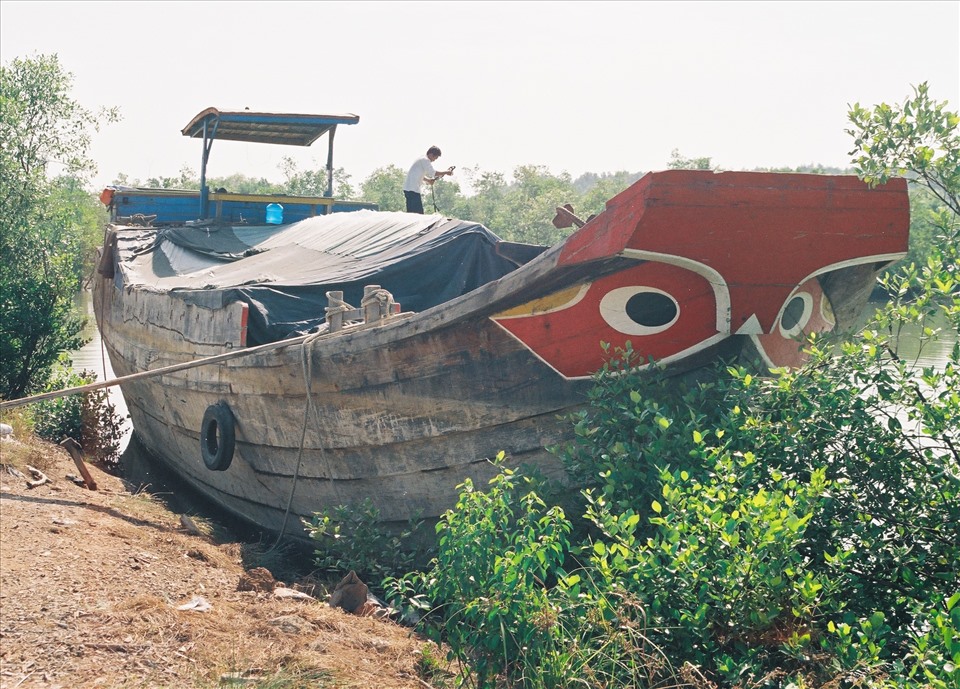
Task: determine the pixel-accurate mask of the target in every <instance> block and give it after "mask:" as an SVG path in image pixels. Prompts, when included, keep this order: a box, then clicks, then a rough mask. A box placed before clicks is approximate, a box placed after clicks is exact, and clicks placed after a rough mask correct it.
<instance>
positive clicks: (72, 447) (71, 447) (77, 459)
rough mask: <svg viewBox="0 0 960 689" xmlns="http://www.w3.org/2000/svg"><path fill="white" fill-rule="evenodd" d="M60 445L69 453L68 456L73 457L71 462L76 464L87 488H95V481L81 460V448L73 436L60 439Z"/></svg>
mask: <svg viewBox="0 0 960 689" xmlns="http://www.w3.org/2000/svg"><path fill="white" fill-rule="evenodd" d="M60 447H62V448H64V449H66V451H67V452H69V453H70V456H71V457H73V463H74V464H76V465H77V469H78V470H79V471H80V475H81V476H82V477H83V482H84V483H86V484H87V488H88V489H89V490H96V489H97V482H96V481H94V480H93V477H92V476H91V475H90V472H89V471H88V470H87V465H86V464H85V463H84V461H83V450H82V449H81V448H80V443H78V442H77V441H76V440H74V439H73V438H64V439H63V440H62V441H60Z"/></svg>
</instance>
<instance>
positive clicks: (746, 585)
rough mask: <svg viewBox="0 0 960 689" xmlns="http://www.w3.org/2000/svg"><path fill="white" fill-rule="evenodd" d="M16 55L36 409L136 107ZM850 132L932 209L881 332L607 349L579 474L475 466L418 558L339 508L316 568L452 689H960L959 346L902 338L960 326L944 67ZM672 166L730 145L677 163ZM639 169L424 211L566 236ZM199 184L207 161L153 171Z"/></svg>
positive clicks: (374, 183) (2, 330)
mask: <svg viewBox="0 0 960 689" xmlns="http://www.w3.org/2000/svg"><path fill="white" fill-rule="evenodd" d="M3 70H4V71H3V75H2V99H3V100H2V104H3V108H2V112H3V114H2V127H3V130H2V136H3V141H4V142H5V145H4V146H3V147H0V166H2V169H0V171H2V175H0V179H2V182H0V185H2V186H0V295H2V296H0V302H2V303H0V305H2V308H3V309H4V311H3V314H4V316H3V318H2V319H0V347H2V350H0V397H2V398H5V399H12V398H15V397H19V396H22V395H24V394H30V393H33V392H38V391H42V390H44V389H48V388H49V386H50V385H58V384H63V383H62V382H60V383H58V382H57V378H56V376H55V375H54V370H55V365H56V363H57V360H58V357H59V356H60V354H61V353H62V352H63V351H68V350H71V349H75V348H77V347H78V346H79V344H80V341H79V333H80V326H81V323H80V321H79V319H78V318H77V317H76V316H75V315H74V314H73V313H72V311H71V310H70V304H71V303H72V298H73V295H74V294H75V292H76V291H77V290H78V289H79V288H80V286H81V284H82V281H83V278H84V276H85V275H88V274H89V271H90V270H91V269H92V264H91V263H90V256H91V255H92V249H93V247H95V246H96V245H97V244H99V243H100V240H101V232H102V225H103V222H104V220H105V218H104V216H103V215H102V210H101V209H100V207H99V206H98V205H97V202H96V199H95V197H94V196H93V195H92V194H91V193H89V192H87V191H84V190H83V179H84V174H85V173H86V172H88V171H89V170H90V165H91V162H90V161H89V160H88V159H87V158H86V147H87V143H88V141H89V138H88V134H89V132H90V131H91V130H95V129H96V127H98V126H99V125H100V124H101V123H103V122H109V121H110V120H111V119H112V118H113V117H115V116H116V114H115V113H114V112H111V111H104V112H102V113H100V114H98V115H94V114H92V113H90V112H88V111H86V110H84V109H82V108H80V107H79V106H78V105H77V104H76V103H74V102H73V101H72V100H71V99H70V98H69V84H70V80H69V75H67V74H65V73H64V72H63V71H62V69H61V68H60V66H59V64H58V63H57V61H56V59H55V58H40V59H37V60H24V61H20V60H15V61H14V62H13V63H12V64H11V65H10V66H7V67H4V68H3ZM849 121H850V128H849V133H850V135H851V137H852V139H853V141H854V144H853V148H854V151H853V152H852V153H851V155H852V161H851V169H852V171H853V172H855V173H856V174H858V175H860V176H861V177H862V178H863V179H865V180H866V181H867V182H868V183H870V184H882V183H884V182H885V181H886V180H887V179H889V178H891V177H894V176H905V177H907V178H908V179H910V180H911V206H912V210H911V212H912V215H913V217H912V232H911V235H912V237H911V254H910V256H908V258H907V260H905V261H904V262H903V263H901V265H900V266H898V268H897V270H895V271H892V272H889V273H888V274H886V276H885V277H884V278H883V287H884V288H885V289H886V291H887V292H888V294H889V301H888V303H886V305H885V306H884V307H883V308H882V309H881V310H879V311H878V312H877V313H876V314H874V315H873V316H872V317H871V318H870V319H869V321H868V322H867V324H866V325H865V326H864V328H863V329H862V330H861V331H860V332H858V333H855V334H854V335H853V336H849V335H848V336H847V337H846V338H845V339H839V338H834V337H818V338H814V339H811V340H810V341H809V342H808V343H807V346H808V349H809V352H810V356H811V360H810V363H808V364H807V365H805V366H804V367H802V368H800V369H797V370H791V371H787V370H783V371H777V372H774V375H773V376H762V377H761V376H758V375H756V372H753V371H749V370H747V369H744V368H742V367H740V366H738V365H737V364H736V363H735V362H726V363H724V364H723V365H720V366H718V367H717V368H716V369H715V370H714V371H713V372H712V375H711V376H709V377H706V378H703V379H698V380H684V381H678V380H675V379H668V378H664V377H661V376H660V375H658V373H657V370H656V367H655V366H654V367H650V366H649V365H647V364H646V363H645V362H643V360H642V352H634V351H632V350H631V349H629V348H628V349H626V350H624V351H610V352H609V355H610V356H609V361H608V363H607V365H606V366H605V367H604V368H603V369H602V370H601V371H600V372H599V373H598V374H597V375H596V377H595V386H594V389H593V392H592V393H591V396H590V400H589V404H588V406H587V407H586V408H585V409H584V410H583V411H582V412H581V413H580V414H578V415H577V416H576V417H574V418H571V419H570V423H571V424H572V425H573V426H574V428H575V429H576V441H575V442H573V443H571V444H569V445H566V446H562V447H557V448H554V452H555V453H556V455H557V456H558V458H559V459H560V460H561V461H562V462H563V463H564V465H565V466H566V468H567V469H568V473H569V475H570V477H571V480H572V482H573V485H574V486H576V488H577V490H570V488H569V487H567V488H565V489H560V488H559V487H557V486H555V485H551V484H549V483H546V482H543V481H540V480H538V479H537V477H535V476H527V475H525V474H524V473H523V471H522V470H510V469H507V468H506V466H505V465H502V466H501V471H500V474H499V476H497V478H495V479H494V480H493V481H492V482H491V483H490V484H489V485H485V486H476V485H472V484H471V483H470V482H465V483H464V484H463V485H462V486H461V493H460V499H459V501H458V503H457V505H456V506H455V507H454V508H453V509H451V510H450V511H449V512H448V513H447V514H446V515H445V516H444V517H443V519H442V520H441V522H440V524H439V525H438V527H437V530H436V537H435V548H434V549H433V551H432V553H431V554H430V557H429V561H428V562H427V563H426V565H425V566H422V567H419V568H416V567H414V565H413V563H412V561H411V560H410V559H409V558H407V557H406V556H403V555H400V554H399V553H400V548H399V545H400V544H399V543H398V542H397V541H396V540H395V539H396V536H395V535H392V536H389V537H388V536H384V535H383V534H380V533H379V532H377V531H376V529H375V528H374V525H375V523H376V521H377V515H376V514H371V513H370V511H369V510H366V511H365V510H364V508H363V506H353V509H347V508H339V509H335V510H331V511H329V512H327V513H324V514H318V515H317V517H316V519H315V520H314V521H313V522H312V524H311V525H310V528H311V529H312V531H313V533H314V535H315V537H316V538H317V544H318V547H317V564H318V566H320V567H321V568H323V569H325V570H328V571H330V572H331V573H333V572H336V571H338V570H339V571H340V572H341V573H343V572H346V571H348V570H350V569H355V570H357V571H358V572H360V573H362V574H363V575H364V576H367V577H373V580H372V581H371V583H372V585H373V587H374V588H375V589H377V590H378V592H381V593H383V595H385V596H387V597H389V599H390V601H391V604H392V605H393V606H394V607H396V608H397V609H400V610H402V611H404V612H405V613H406V616H407V619H418V620H419V622H418V629H419V630H421V631H422V632H423V633H425V634H428V635H430V636H432V637H433V638H434V639H436V640H438V641H441V642H443V643H444V644H445V646H444V647H445V648H449V649H450V654H451V657H452V658H453V659H456V660H457V661H459V665H460V666H461V667H463V668H465V670H464V672H463V674H462V675H461V676H460V677H459V678H457V679H456V680H450V681H451V685H452V684H453V683H457V684H459V685H462V686H469V687H476V688H477V689H481V688H482V689H494V688H496V687H518V688H523V689H547V688H554V687H579V686H583V687H637V688H647V687H649V688H652V687H668V686H691V687H705V688H706V687H723V688H730V689H733V688H738V689H739V688H742V689H747V688H748V687H749V688H753V687H795V688H796V689H807V688H810V689H812V688H814V687H817V688H822V689H827V688H828V687H830V688H832V687H838V688H839V687H854V686H859V687H868V688H870V689H901V688H906V687H931V688H933V689H956V687H958V686H960V584H958V581H960V565H958V563H960V432H958V430H957V429H958V428H960V345H958V346H954V348H953V350H952V352H951V353H950V354H949V355H948V358H947V361H946V363H945V365H944V366H941V367H931V368H925V369H920V370H918V369H917V368H916V367H915V366H913V365H912V362H911V361H905V360H904V359H902V358H901V357H900V356H899V355H898V352H897V349H896V345H895V342H896V336H897V334H898V331H899V329H901V328H903V327H904V326H906V325H908V324H910V325H915V326H918V327H919V328H920V330H921V332H922V333H923V334H922V338H924V339H925V340H931V339H933V338H936V337H937V336H938V332H937V330H936V327H935V326H933V325H931V324H932V323H934V322H943V321H944V319H945V322H946V323H948V326H947V327H950V328H952V329H953V331H954V333H956V332H960V255H958V250H960V249H958V246H960V225H958V218H960V202H958V199H960V137H958V133H957V129H958V122H960V120H958V117H957V114H956V113H955V112H952V111H950V110H948V109H947V107H946V104H945V103H938V102H936V101H934V100H932V99H931V98H930V96H929V93H928V89H927V86H926V84H922V85H920V86H919V87H917V89H916V90H915V93H914V94H913V97H911V98H909V99H907V100H906V101H904V102H903V103H901V104H896V105H887V104H881V105H877V106H873V107H861V106H860V105H854V106H852V107H851V108H850V113H849ZM18 141H19V142H21V146H20V148H17V147H16V146H12V145H11V146H8V145H6V143H7V142H18ZM54 160H57V161H61V162H63V163H64V168H63V170H62V174H60V173H58V174H56V175H54V174H53V171H52V161H54ZM670 166H672V167H691V166H693V167H701V168H703V167H706V168H710V167H712V162H711V160H710V159H709V158H697V159H687V158H684V157H682V156H681V155H680V154H679V153H676V154H675V156H674V159H673V160H672V161H671V162H670ZM284 174H285V175H286V177H287V180H286V184H285V185H284V186H283V187H282V188H277V189H273V188H271V187H270V186H269V184H268V183H266V182H265V181H262V180H260V181H257V182H256V184H254V186H246V185H247V184H248V182H249V180H245V179H242V178H239V177H238V178H228V179H223V180H211V181H210V183H211V186H223V187H225V188H228V189H230V190H231V191H238V192H254V191H256V192H261V193H262V192H270V191H284V192H286V193H315V192H316V190H317V189H316V188H315V187H316V185H317V184H319V183H320V182H321V180H320V179H319V177H316V175H317V173H316V172H310V171H307V172H303V171H298V170H296V168H295V166H294V165H293V164H292V162H288V163H287V165H286V169H285V170H284ZM337 176H338V179H339V183H340V184H339V192H340V195H342V196H347V197H352V198H359V199H362V200H368V201H371V200H372V201H375V202H377V203H379V204H380V205H381V208H383V209H386V210H396V209H398V208H400V207H401V203H402V196H400V197H399V198H398V197H397V195H398V194H399V190H400V188H401V181H402V171H401V170H400V169H399V168H396V167H394V166H388V167H386V168H382V169H381V170H378V171H377V172H375V173H374V174H373V175H372V176H371V177H370V178H368V179H367V180H365V181H364V182H363V183H362V184H360V185H359V186H358V187H357V188H353V187H352V186H351V185H350V179H349V177H348V176H347V175H346V173H345V172H344V171H342V170H340V171H338V173H337ZM638 176H639V174H638V173H627V172H618V173H615V174H611V175H587V176H584V177H583V178H580V179H577V180H573V179H571V178H570V177H569V176H567V175H563V174H561V175H551V174H549V173H548V172H547V171H546V170H544V169H542V168H540V167H537V166H523V167H520V168H517V170H515V171H514V175H513V179H512V180H511V181H507V179H506V177H505V176H504V175H503V174H501V173H484V172H481V171H471V176H470V181H471V186H472V193H471V195H469V196H466V195H464V194H462V193H461V191H460V188H459V186H458V185H457V183H454V182H448V181H444V182H443V183H442V184H440V185H437V188H436V189H435V192H436V197H435V198H433V197H431V198H430V199H427V201H428V204H429V203H430V202H433V201H435V203H436V206H437V208H439V209H440V210H441V211H442V212H444V213H446V214H450V215H459V216H462V217H470V218H471V219H475V220H478V221H480V222H483V223H484V224H487V225H488V226H489V227H490V228H491V229H493V230H494V231H495V232H497V233H498V234H501V235H502V236H504V237H505V238H507V239H512V240H515V241H526V242H535V243H552V242H554V241H556V240H557V239H559V238H561V237H560V236H559V235H558V233H559V232H561V231H560V230H557V229H556V228H554V227H553V225H552V224H551V223H550V219H551V218H552V217H553V215H554V209H555V208H556V206H559V205H563V204H565V203H572V204H573V205H574V206H575V208H576V209H577V213H578V214H579V215H581V216H582V217H587V216H588V215H590V214H591V213H594V212H597V211H598V210H599V209H600V208H601V204H602V202H603V200H604V199H606V198H608V197H609V196H611V195H612V194H614V193H616V192H618V191H619V190H620V189H622V188H624V187H625V186H626V185H627V184H629V183H630V182H632V181H633V180H634V179H636V177H638ZM117 181H118V183H123V184H139V183H140V182H139V181H130V180H126V179H121V180H117ZM194 183H195V180H194V178H193V176H192V173H190V172H189V171H188V170H185V171H182V173H181V175H180V177H179V178H177V179H175V180H174V179H171V180H147V181H145V182H144V184H148V185H152V186H180V187H186V188H190V187H191V186H193V185H194ZM61 381H62V378H61ZM54 409H55V410H56V409H58V407H56V406H54ZM31 413H39V412H31ZM48 414H56V415H59V416H60V417H62V418H63V419H64V422H63V423H64V424H66V423H67V422H68V420H69V422H70V423H73V422H74V421H75V419H76V418H77V417H76V415H75V414H72V413H67V412H65V411H63V410H60V411H54V412H48ZM31 423H33V424H34V426H35V427H37V428H43V427H44V423H45V422H42V421H39V420H36V419H33V420H32V421H31ZM101 423H109V420H103V419H102V420H101ZM61 430H63V429H62V427H59V426H58V430H57V431H51V433H52V434H53V435H54V436H55V435H56V433H58V432H60V431H61ZM105 445H107V446H108V445H109V439H107V441H106V442H105ZM414 527H415V525H412V527H411V528H414ZM419 535H420V536H422V534H419ZM385 549H386V550H388V551H389V552H390V553H398V555H397V556H396V557H393V558H392V559H390V558H385V557H383V556H380V557H378V556H377V553H378V552H380V553H382V552H383V550H385ZM378 584H379V586H378Z"/></svg>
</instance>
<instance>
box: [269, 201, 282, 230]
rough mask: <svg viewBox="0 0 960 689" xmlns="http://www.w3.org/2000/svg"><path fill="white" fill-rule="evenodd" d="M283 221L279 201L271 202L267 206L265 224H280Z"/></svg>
mask: <svg viewBox="0 0 960 689" xmlns="http://www.w3.org/2000/svg"><path fill="white" fill-rule="evenodd" d="M282 223H283V206H281V205H280V204H279V203H271V204H270V205H268V206H267V224H268V225H280V224H282Z"/></svg>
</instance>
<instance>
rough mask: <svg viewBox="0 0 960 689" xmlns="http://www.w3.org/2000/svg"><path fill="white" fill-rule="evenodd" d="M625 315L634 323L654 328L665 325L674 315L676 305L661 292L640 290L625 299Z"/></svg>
mask: <svg viewBox="0 0 960 689" xmlns="http://www.w3.org/2000/svg"><path fill="white" fill-rule="evenodd" d="M627 315H628V316H629V317H630V320H632V321H633V322H634V323H639V324H640V325H643V326H646V327H648V328H656V327H659V326H661V325H666V324H667V323H669V322H670V321H672V320H673V319H674V318H675V317H676V315H677V305H676V304H674V303H673V300H672V299H670V297H667V296H665V295H663V294H658V293H656V292H640V293H639V294H634V295H633V296H632V297H630V299H629V300H628V301H627Z"/></svg>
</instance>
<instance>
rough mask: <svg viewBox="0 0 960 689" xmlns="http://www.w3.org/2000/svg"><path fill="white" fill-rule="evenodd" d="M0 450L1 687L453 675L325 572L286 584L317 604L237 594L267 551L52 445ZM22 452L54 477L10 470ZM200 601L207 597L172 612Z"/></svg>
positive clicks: (286, 683) (20, 462)
mask: <svg viewBox="0 0 960 689" xmlns="http://www.w3.org/2000/svg"><path fill="white" fill-rule="evenodd" d="M6 423H9V421H6ZM11 425H12V424H11ZM15 433H16V432H15ZM0 462H2V465H3V469H2V470H0V512H2V519H0V689H14V688H17V689H29V688H44V689H55V688H59V689H86V688H87V687H90V688H93V687H97V688H100V689H127V688H133V687H150V688H156V689H165V688H169V689H194V688H196V689H206V688H209V689H216V688H220V687H241V686H242V687H247V688H251V687H253V688H256V689H299V688H301V687H303V688H306V687H338V688H344V689H346V688H357V689H364V688H367V687H376V688H377V689H393V688H396V689H414V688H415V689H425V688H426V687H431V686H440V685H439V684H436V681H437V680H436V679H435V678H436V677H442V676H445V675H444V673H443V672H442V671H441V672H437V671H436V666H435V665H431V670H432V671H433V675H432V677H433V678H434V679H431V678H430V677H427V676H426V675H425V670H424V662H423V659H424V657H425V656H428V657H430V658H432V659H436V658H443V657H444V655H445V654H444V653H443V652H441V651H440V650H439V649H436V647H433V646H432V644H429V643H428V642H426V641H425V640H423V639H421V638H418V637H417V636H416V635H414V634H413V633H412V632H411V630H409V629H407V628H405V627H403V626H400V625H399V624H396V623H394V622H391V621H389V620H379V619H374V618H366V617H355V616H352V615H349V614H347V613H344V612H342V611H340V610H337V609H333V608H330V607H329V606H328V605H327V604H326V602H325V601H326V592H327V591H326V588H327V587H326V585H325V584H324V583H323V582H318V581H313V580H304V581H301V582H289V583H288V585H297V586H298V588H301V589H304V590H307V591H309V592H312V593H313V594H314V595H315V596H316V597H317V599H316V600H314V601H302V600H295V599H281V598H277V597H275V596H273V595H272V593H265V592H254V591H238V590H237V584H238V582H239V580H240V577H241V576H242V575H243V574H244V572H245V570H246V569H250V568H252V567H253V566H255V565H262V564H263V562H264V561H265V560H264V559H263V558H260V560H259V561H257V562H255V563H254V562H251V560H255V559H256V558H257V556H258V555H264V552H263V551H264V550H266V549H265V548H261V549H259V550H258V549H257V548H255V547H251V546H249V544H242V543H238V542H223V541H220V540H218V535H219V534H220V532H221V530H219V529H218V527H217V525H215V524H212V523H209V522H205V521H204V520H200V519H198V518H196V517H193V521H194V523H195V524H196V526H197V527H198V528H199V531H200V533H199V535H197V534H195V533H191V532H190V531H188V530H187V529H185V528H184V526H183V524H182V523H181V515H178V514H173V513H171V512H170V511H169V510H167V509H166V507H165V506H164V504H163V503H162V502H160V501H159V500H157V499H155V498H153V497H152V496H150V495H149V494H146V493H140V494H131V493H130V492H128V491H127V490H126V489H125V487H124V485H123V483H122V482H121V481H120V480H119V479H118V478H116V477H113V476H110V475H108V474H105V473H104V472H101V471H98V470H97V469H96V468H94V467H90V471H91V473H93V475H94V478H95V480H96V481H97V484H98V486H99V488H100V490H98V491H95V492H93V491H88V490H86V489H84V488H82V487H79V486H77V485H75V484H73V483H71V482H70V481H67V480H65V478H64V477H65V475H66V474H68V473H76V467H75V466H74V465H73V462H72V460H71V459H70V458H69V456H68V455H67V453H66V452H65V451H63V450H62V449H61V448H59V447H58V446H56V445H51V444H49V443H44V442H42V441H36V440H33V439H26V440H23V441H10V440H5V441H3V443H2V445H0ZM28 464H29V465H30V466H34V467H36V468H38V469H41V470H42V471H44V473H46V474H47V476H49V477H50V478H51V479H52V481H53V482H52V483H51V484H46V485H43V486H39V487H37V488H32V489H31V488H28V487H27V486H26V479H25V478H24V477H22V476H18V475H15V474H12V473H9V471H8V470H7V467H17V468H21V467H25V466H26V465H28ZM20 470H21V471H23V469H22V468H21V469H20ZM271 555H274V556H275V555H276V553H275V552H274V553H271ZM275 567H277V568H280V567H282V562H280V561H277V562H276V564H275ZM195 597H202V598H203V599H204V600H205V601H206V602H208V603H209V604H210V606H211V607H210V609H209V610H207V611H206V612H198V611H196V610H191V609H187V610H180V609H178V608H179V607H180V606H182V605H184V604H186V603H189V602H190V601H191V600H192V599H194V598H195ZM423 649H427V650H426V651H425V652H424V651H423ZM446 676H449V675H446ZM431 682H434V684H431Z"/></svg>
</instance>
